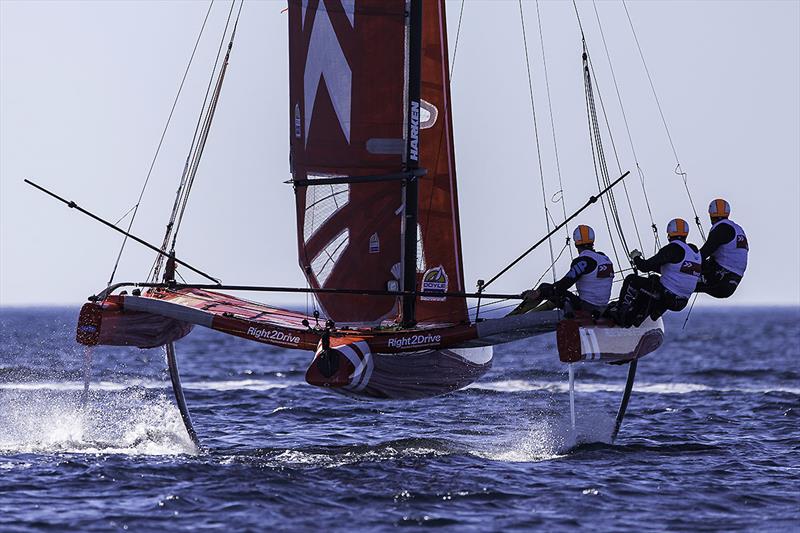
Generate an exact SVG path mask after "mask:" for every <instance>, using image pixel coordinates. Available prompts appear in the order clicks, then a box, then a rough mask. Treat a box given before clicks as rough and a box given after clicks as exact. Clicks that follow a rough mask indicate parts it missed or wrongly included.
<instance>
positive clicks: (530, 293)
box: [520, 289, 539, 300]
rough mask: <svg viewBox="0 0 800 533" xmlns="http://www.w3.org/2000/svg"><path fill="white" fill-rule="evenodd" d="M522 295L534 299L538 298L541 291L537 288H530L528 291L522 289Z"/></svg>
mask: <svg viewBox="0 0 800 533" xmlns="http://www.w3.org/2000/svg"><path fill="white" fill-rule="evenodd" d="M520 296H522V297H523V298H525V299H526V300H534V299H536V297H538V296H539V291H537V290H536V289H528V290H527V291H522V294H520Z"/></svg>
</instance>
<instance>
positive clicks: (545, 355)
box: [0, 307, 800, 532]
mask: <svg viewBox="0 0 800 533" xmlns="http://www.w3.org/2000/svg"><path fill="white" fill-rule="evenodd" d="M684 316H685V314H684V313H681V314H679V315H674V316H672V317H669V318H668V321H667V339H666V343H665V345H664V346H663V347H662V348H661V349H660V350H659V351H658V352H656V353H654V354H651V355H648V356H647V357H645V358H643V359H642V360H641V361H640V364H639V373H638V376H637V382H636V387H635V390H634V394H633V397H632V400H631V404H630V407H629V410H628V416H627V417H626V419H625V422H624V424H623V426H622V430H621V432H620V435H619V437H618V439H617V440H616V442H614V443H613V444H611V442H610V433H611V428H612V426H613V420H614V414H615V412H616V409H617V404H618V402H619V398H620V395H621V390H622V386H623V383H624V379H625V372H626V367H620V366H608V365H598V364H596V363H595V364H590V363H587V364H582V365H578V366H577V369H576V373H577V384H576V410H577V425H576V428H575V429H574V430H573V429H572V427H571V424H570V418H569V399H568V386H567V370H566V368H565V366H564V365H562V364H560V363H558V361H557V355H556V353H555V347H554V342H555V337H554V335H550V336H543V337H539V338H535V339H531V340H528V341H523V342H518V343H514V344H508V345H504V346H500V347H497V348H496V349H495V356H494V367H493V369H492V370H491V371H490V372H489V373H488V374H487V375H485V376H484V377H483V378H482V379H481V380H479V381H478V382H477V383H475V384H474V385H472V386H470V387H469V388H467V389H465V390H461V391H458V392H455V393H452V394H448V395H446V396H443V397H439V398H434V399H428V400H418V401H412V402H387V401H377V402H364V401H354V400H351V399H347V398H344V397H341V396H338V395H336V394H333V393H331V392H328V391H325V390H322V389H318V388H315V387H312V386H310V385H307V384H306V383H305V381H304V379H303V376H304V372H305V369H306V366H307V364H308V362H309V360H310V354H308V353H305V352H291V351H285V350H281V349H277V348H272V347H269V346H263V345H259V344H256V343H252V342H247V341H243V340H240V339H236V338H233V337H228V336H224V335H222V334H218V333H215V332H212V331H208V330H203V329H202V328H197V329H196V330H195V331H194V332H193V333H192V334H191V335H189V336H188V337H187V338H186V339H184V340H182V341H180V342H179V343H178V344H177V350H178V357H179V363H180V369H181V375H182V379H183V383H184V387H185V391H186V397H187V401H188V403H189V407H190V409H191V412H192V416H193V419H194V423H195V427H196V428H197V431H198V433H199V436H200V439H201V440H202V445H203V449H202V450H198V449H195V447H194V446H193V444H192V443H191V441H190V439H189V438H188V436H187V433H186V431H185V430H184V428H183V426H182V422H181V419H180V416H179V413H178V411H177V408H176V407H175V406H174V402H173V400H172V396H171V389H170V388H169V380H168V376H167V374H166V372H165V367H166V365H165V361H164V353H163V351H162V350H160V349H154V350H138V349H128V348H108V347H102V348H96V349H94V350H93V352H92V353H91V354H90V355H91V358H92V385H91V388H90V390H89V395H88V401H87V403H86V405H85V407H84V406H82V404H81V395H82V392H83V384H82V368H83V364H84V358H85V357H86V356H87V353H86V352H85V351H84V348H83V347H80V346H77V345H76V344H75V341H74V327H75V320H76V317H77V309H66V308H58V309H32V308H25V309H22V308H2V309H0V531H3V532H7V531H25V530H33V529H50V530H53V531H67V530H69V531H92V530H129V531H149V530H166V529H169V530H173V531H175V530H190V529H191V530H194V529H216V530H227V531H243V530H251V531H267V530H273V529H274V530H292V531H297V530H364V531H383V530H388V529H394V528H396V527H399V526H407V527H411V528H420V527H426V528H427V527H436V528H441V529H444V530H453V531H486V530H503V531H508V530H528V529H539V530H545V531H565V530H570V531H573V530H576V529H579V530H597V531H614V530H628V531H631V530H635V531H659V530H665V529H670V530H680V531H697V530H702V531H793V530H794V531H798V530H800V371H799V370H798V362H799V361H800V308H798V307H785V308H748V309H731V308H728V309H725V308H722V309H719V308H717V309H706V308H700V309H698V308H696V309H695V310H694V311H693V314H692V316H691V319H690V321H689V323H688V325H687V326H686V329H682V324H683V319H684Z"/></svg>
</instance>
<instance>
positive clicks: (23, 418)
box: [0, 388, 198, 455]
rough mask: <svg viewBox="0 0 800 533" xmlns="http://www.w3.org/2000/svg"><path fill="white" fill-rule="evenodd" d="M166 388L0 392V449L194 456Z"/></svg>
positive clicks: (12, 451) (6, 450) (23, 451)
mask: <svg viewBox="0 0 800 533" xmlns="http://www.w3.org/2000/svg"><path fill="white" fill-rule="evenodd" d="M197 452H198V450H197V449H196V448H195V446H194V445H193V444H192V442H191V440H190V439H189V436H188V435H187V433H186V430H185V429H184V427H183V423H182V422H181V418H180V413H179V412H178V410H177V408H176V407H175V406H174V405H173V403H172V402H171V400H170V399H169V397H168V396H167V395H166V391H163V390H162V391H160V392H155V391H152V390H144V389H139V388H125V389H122V390H117V391H90V393H89V396H88V399H87V402H86V405H85V406H83V405H82V401H81V394H80V393H75V392H72V391H59V390H51V389H3V390H0V453H2V454H19V453H48V454H49V453H87V454H95V453H103V454H126V455H179V454H196V453H197Z"/></svg>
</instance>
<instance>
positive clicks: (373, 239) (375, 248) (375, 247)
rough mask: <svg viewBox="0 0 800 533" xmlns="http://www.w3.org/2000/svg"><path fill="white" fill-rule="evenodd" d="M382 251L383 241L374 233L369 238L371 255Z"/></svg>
mask: <svg viewBox="0 0 800 533" xmlns="http://www.w3.org/2000/svg"><path fill="white" fill-rule="evenodd" d="M380 251H381V240H380V239H379V238H378V234H377V233H373V234H372V235H371V236H370V238H369V253H371V254H377V253H380Z"/></svg>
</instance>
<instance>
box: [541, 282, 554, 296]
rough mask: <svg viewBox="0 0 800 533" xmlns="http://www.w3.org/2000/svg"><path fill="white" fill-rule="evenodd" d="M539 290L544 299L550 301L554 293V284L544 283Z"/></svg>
mask: <svg viewBox="0 0 800 533" xmlns="http://www.w3.org/2000/svg"><path fill="white" fill-rule="evenodd" d="M537 290H538V291H539V294H541V295H542V296H543V297H544V298H547V299H548V300H549V299H550V298H552V297H553V292H554V291H553V284H552V283H542V284H541V285H539V288H538V289H537Z"/></svg>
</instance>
